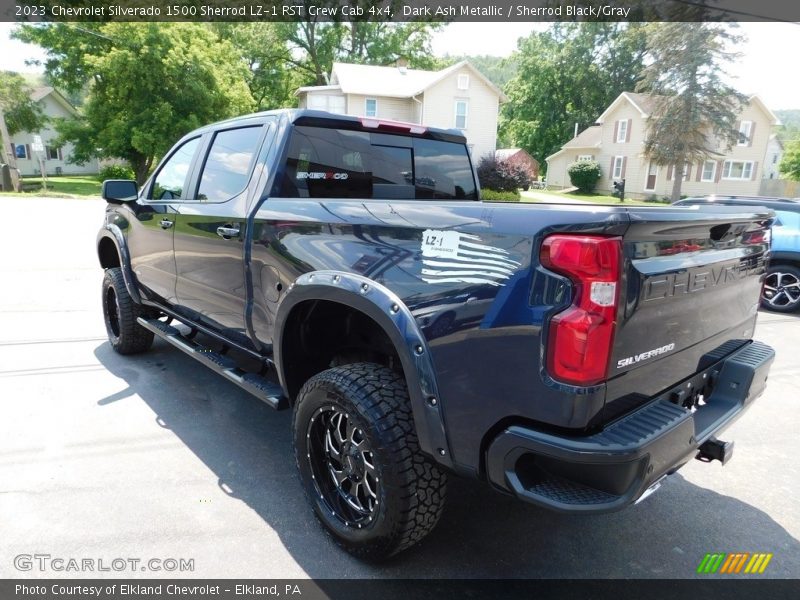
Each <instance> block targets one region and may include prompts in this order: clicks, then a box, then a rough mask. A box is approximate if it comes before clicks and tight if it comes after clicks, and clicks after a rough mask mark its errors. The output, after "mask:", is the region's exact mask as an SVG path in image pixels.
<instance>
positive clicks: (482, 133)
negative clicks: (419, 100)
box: [423, 68, 499, 162]
mask: <svg viewBox="0 0 800 600" xmlns="http://www.w3.org/2000/svg"><path fill="white" fill-rule="evenodd" d="M459 75H470V78H469V89H467V90H460V89H458V76H459ZM457 100H466V101H467V102H468V103H469V108H468V113H467V128H466V129H465V130H464V134H465V135H466V137H467V144H469V145H470V146H472V157H473V159H474V160H475V161H476V162H477V161H478V160H480V159H481V157H483V156H484V155H486V154H494V151H495V149H496V148H497V112H498V109H499V98H498V96H497V93H496V92H495V91H494V90H492V89H491V88H490V87H489V86H487V85H486V84H485V83H483V81H481V80H480V78H479V77H477V76H476V75H475V74H474V73H473V72H472V71H471V70H470V69H468V68H463V69H459V70H458V71H455V72H453V73H451V74H450V75H449V76H448V77H446V78H444V79H443V80H441V81H440V82H438V83H437V84H435V85H432V86H431V87H430V88H428V89H427V90H425V95H424V100H423V101H424V103H425V106H424V109H423V110H424V117H423V124H424V125H430V126H431V127H443V128H446V129H451V128H453V127H455V115H456V108H455V104H456V101H457Z"/></svg>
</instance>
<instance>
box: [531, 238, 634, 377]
mask: <svg viewBox="0 0 800 600" xmlns="http://www.w3.org/2000/svg"><path fill="white" fill-rule="evenodd" d="M621 253H622V238H620V237H602V236H597V235H566V234H556V235H551V236H549V237H547V238H545V240H544V242H543V243H542V249H541V252H540V255H539V259H540V262H541V264H542V265H543V266H544V267H546V268H547V269H550V270H551V271H555V272H556V273H560V274H562V275H565V276H567V277H569V278H570V280H571V281H572V283H573V287H574V291H575V293H574V298H573V299H572V305H571V306H570V307H569V308H567V309H566V310H564V311H562V312H560V313H558V314H557V315H555V316H554V317H553V318H552V320H551V322H550V329H549V332H548V340H547V371H548V372H549V374H550V376H551V377H553V379H556V380H558V381H563V382H564V383H571V384H574V385H594V384H595V383H599V382H601V381H603V380H604V379H605V378H606V373H607V372H608V363H609V360H610V358H611V344H612V342H613V341H614V328H615V326H616V314H617V300H618V298H619V285H620V284H619V282H620V263H621V260H622V259H621Z"/></svg>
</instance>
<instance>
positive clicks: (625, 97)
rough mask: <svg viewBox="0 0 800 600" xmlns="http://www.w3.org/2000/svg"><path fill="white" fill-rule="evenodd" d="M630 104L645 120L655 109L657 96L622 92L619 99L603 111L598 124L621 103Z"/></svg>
mask: <svg viewBox="0 0 800 600" xmlns="http://www.w3.org/2000/svg"><path fill="white" fill-rule="evenodd" d="M623 102H628V103H630V104H631V105H633V107H634V108H635V109H636V110H638V111H639V114H640V115H641V116H642V118H643V119H646V118H647V117H649V116H650V113H652V112H653V108H654V107H655V96H653V95H651V94H637V93H635V92H622V93H621V94H620V95H619V96H617V98H616V99H615V100H614V101H613V102H612V103H611V104H609V105H608V108H607V109H605V110H604V111H603V114H601V115H600V116H599V117H598V118H597V122H598V123H602V122H603V121H605V119H606V117H607V116H608V115H609V114H611V113H612V112H613V111H614V110H615V109H616V108H617V107H618V106H619V105H620V104H621V103H623Z"/></svg>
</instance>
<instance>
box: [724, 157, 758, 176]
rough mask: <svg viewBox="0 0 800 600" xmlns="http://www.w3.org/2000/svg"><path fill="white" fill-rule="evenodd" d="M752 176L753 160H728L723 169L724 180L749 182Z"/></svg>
mask: <svg viewBox="0 0 800 600" xmlns="http://www.w3.org/2000/svg"><path fill="white" fill-rule="evenodd" d="M752 175H753V161H752V160H726V161H725V165H724V166H723V168H722V178H723V179H734V180H739V181H741V180H749V179H750V178H751V177H752Z"/></svg>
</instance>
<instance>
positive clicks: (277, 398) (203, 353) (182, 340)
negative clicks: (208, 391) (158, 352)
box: [137, 317, 289, 410]
mask: <svg viewBox="0 0 800 600" xmlns="http://www.w3.org/2000/svg"><path fill="white" fill-rule="evenodd" d="M137 321H138V322H139V325H141V326H142V327H144V328H145V329H147V330H149V331H152V332H153V333H154V334H156V335H157V336H158V337H160V338H162V339H165V340H166V341H168V342H169V343H170V344H172V345H173V346H175V347H176V348H178V349H179V350H183V351H184V352H185V353H186V354H188V355H189V356H191V357H192V358H194V359H196V360H198V361H200V362H201V363H203V364H204V365H205V366H207V367H209V368H211V369H213V370H214V371H216V372H217V373H219V374H220V375H222V376H223V377H225V378H226V379H229V380H230V381H232V382H233V383H235V384H236V385H238V386H239V387H240V388H242V389H244V390H246V391H248V392H250V393H251V394H253V395H254V396H256V397H257V398H258V399H259V400H262V401H263V402H266V403H267V404H268V405H269V406H271V407H272V408H274V409H275V410H282V409H284V408H288V407H289V402H288V401H287V400H286V397H285V396H284V395H283V390H282V389H281V386H279V385H278V384H277V383H274V382H272V381H270V380H268V379H266V378H264V377H261V376H260V375H256V374H254V373H248V372H247V371H243V370H242V369H240V368H239V367H238V366H237V365H236V362H235V361H234V360H233V359H231V358H228V357H227V356H223V355H222V354H220V353H218V352H214V351H213V350H210V349H208V348H204V347H203V346H201V345H200V344H197V343H195V342H194V341H192V340H190V339H188V338H186V337H184V336H183V335H182V334H181V332H180V331H178V330H177V329H176V328H175V327H172V326H171V325H167V324H166V323H164V322H163V321H159V320H158V319H144V318H142V317H139V318H138V319H137Z"/></svg>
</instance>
